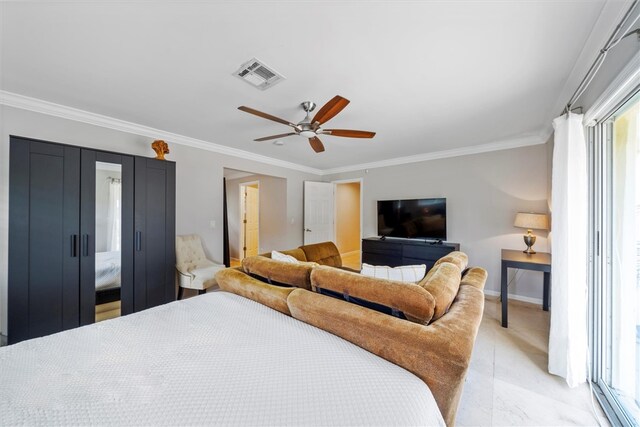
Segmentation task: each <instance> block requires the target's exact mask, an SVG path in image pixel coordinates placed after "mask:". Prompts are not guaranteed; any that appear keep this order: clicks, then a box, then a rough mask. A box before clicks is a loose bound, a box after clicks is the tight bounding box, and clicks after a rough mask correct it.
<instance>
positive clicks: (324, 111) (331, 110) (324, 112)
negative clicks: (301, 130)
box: [311, 95, 350, 124]
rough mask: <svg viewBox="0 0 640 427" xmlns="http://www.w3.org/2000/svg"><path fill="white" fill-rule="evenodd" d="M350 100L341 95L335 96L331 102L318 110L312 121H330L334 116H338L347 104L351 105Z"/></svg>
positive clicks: (321, 122)
mask: <svg viewBox="0 0 640 427" xmlns="http://www.w3.org/2000/svg"><path fill="white" fill-rule="evenodd" d="M349 102H350V101H349V100H348V99H346V98H343V97H341V96H340V95H336V96H334V97H333V98H332V99H331V100H330V101H329V102H327V103H326V104H324V105H323V106H322V108H321V109H319V110H318V112H317V113H316V115H315V116H314V117H313V120H312V121H311V123H315V122H318V123H320V124H323V123H325V122H328V121H329V120H331V119H332V118H334V117H335V116H336V114H338V113H339V112H340V111H342V110H343V109H344V107H346V106H347V105H349Z"/></svg>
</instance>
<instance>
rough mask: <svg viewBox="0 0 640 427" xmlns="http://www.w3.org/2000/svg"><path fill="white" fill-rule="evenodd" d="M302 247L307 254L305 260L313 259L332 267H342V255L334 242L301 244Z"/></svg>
mask: <svg viewBox="0 0 640 427" xmlns="http://www.w3.org/2000/svg"><path fill="white" fill-rule="evenodd" d="M300 249H301V250H302V251H303V252H304V254H305V257H306V260H305V261H313V262H317V263H318V264H321V265H328V266H330V267H342V257H341V256H340V252H339V251H338V248H337V247H336V245H335V244H334V243H333V242H322V243H314V244H312V245H304V246H300Z"/></svg>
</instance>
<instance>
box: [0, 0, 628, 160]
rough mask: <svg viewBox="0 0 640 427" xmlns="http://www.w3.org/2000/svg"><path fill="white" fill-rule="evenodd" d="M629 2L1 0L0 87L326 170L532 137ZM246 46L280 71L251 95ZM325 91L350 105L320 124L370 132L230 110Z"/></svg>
mask: <svg viewBox="0 0 640 427" xmlns="http://www.w3.org/2000/svg"><path fill="white" fill-rule="evenodd" d="M607 3H609V4H608V5H607ZM612 3H614V8H617V11H616V13H609V14H608V15H607V17H606V19H603V18H602V16H604V14H603V10H605V9H606V7H608V8H609V10H610V9H611V7H612V6H611V4H612ZM628 4H629V2H624V1H609V2H607V1H606V0H593V1H576V0H557V1H544V0H540V1H464V2H462V1H448V2H447V1H422V2H420V1H407V2H400V1H391V0H389V1H376V2H364V1H349V2H345V1H340V2H338V1H303V2H293V1H224V2H202V1H189V2H169V1H159V2H121V1H119V2H98V1H94V2H73V1H68V2H34V1H31V2H6V3H2V4H1V6H0V7H2V10H1V12H2V37H1V38H2V41H1V48H2V51H1V52H2V57H1V59H2V63H1V74H2V75H1V83H0V89H2V90H5V91H9V92H14V93H18V94H22V95H26V96H30V97H34V98H38V99H42V100H46V101H50V102H55V103H58V104H62V105H66V106H70V107H75V108H78V109H82V110H86V111H90V112H93V113H98V114H102V115H106V116H110V117H113V118H117V119H122V120H126V121H130V122H134V123H138V124H141V125H145V126H150V127H154V128H157V129H161V130H164V131H168V132H173V133H177V134H181V135H185V136H188V137H192V138H197V139H201V140H205V141H209V142H213V143H216V144H221V145H226V146H229V147H234V148H237V149H241V150H247V151H250V152H253V153H257V154H261V155H264V156H268V157H274V158H278V159H282V160H286V161H289V162H293V163H296V164H300V165H305V166H308V167H313V168H319V169H330V168H336V167H342V166H346V165H352V164H359V163H364V162H374V161H381V160H386V159H390V158H396V157H401V156H411V155H417V154H421V153H428V152H434V151H441V150H449V149H456V148H461V147H470V146H474V145H478V144H486V143H492V142H496V141H503V140H508V139H512V138H519V137H527V136H531V135H536V136H539V137H540V138H543V137H544V136H546V132H547V130H548V129H550V120H551V119H552V118H553V117H554V116H555V115H557V113H559V110H561V109H562V105H563V103H564V102H566V101H567V100H568V97H569V96H570V92H572V91H573V89H574V88H575V85H577V81H578V80H579V79H580V78H581V77H582V75H584V72H585V71H586V68H585V69H582V68H584V67H585V65H586V66H588V62H590V61H591V60H592V59H593V57H594V55H595V53H596V52H597V48H598V47H600V46H601V45H602V44H603V43H604V41H605V39H606V38H607V37H608V35H609V34H610V33H611V31H612V28H613V26H614V24H615V23H617V21H616V20H617V19H619V15H620V13H621V12H623V11H624V10H626V8H628ZM614 18H615V19H614ZM599 19H600V21H599V22H598V20H599ZM603 21H605V22H603ZM596 22H598V24H597V25H596ZM588 40H590V41H591V46H590V45H589V44H588ZM585 44H587V45H588V47H590V51H585V52H583V48H584V47H585ZM581 55H582V58H583V61H582V63H581V65H580V66H576V64H577V61H578V60H579V58H580V57H581ZM254 56H255V57H257V58H259V59H261V60H262V61H264V62H265V63H266V64H268V65H270V66H271V67H273V68H275V69H276V70H278V71H279V72H280V73H282V74H284V76H285V77H286V80H285V81H284V82H282V83H279V84H278V85H276V86H274V87H273V88H271V89H268V90H266V91H264V92H263V91H259V90H257V89H255V88H253V87H251V86H250V85H248V84H246V83H245V82H243V81H241V80H239V79H237V78H235V77H233V76H232V75H231V73H232V72H233V71H235V70H236V69H237V68H238V66H239V65H240V64H241V63H243V62H245V61H247V60H249V59H250V58H252V57H254ZM584 58H587V59H589V61H587V62H585V61H584ZM574 67H575V68H576V69H574ZM572 80H573V81H572ZM572 84H573V86H572ZM336 94H340V95H342V96H344V97H346V98H348V99H350V100H351V104H350V105H349V106H348V107H347V108H346V109H345V110H343V112H342V113H341V114H340V115H338V116H337V117H336V118H334V119H333V120H331V121H330V122H329V123H328V124H327V125H325V127H328V128H351V129H363V130H372V131H376V132H377V136H376V137H375V138H374V139H373V140H361V139H348V138H337V137H331V136H324V137H322V140H323V141H324V143H325V146H326V152H324V153H322V154H315V153H314V152H313V151H312V150H311V148H310V147H309V145H308V143H307V142H306V140H305V139H303V138H301V137H297V136H293V137H289V138H287V139H285V140H284V141H285V145H284V146H276V145H274V144H272V143H270V142H262V143H259V142H253V141H252V140H253V139H254V138H257V137H262V136H267V135H273V134H278V133H285V132H288V128H287V127H286V126H284V125H280V124H278V123H273V122H269V121H266V120H263V119H260V118H258V117H255V116H252V115H249V114H246V113H243V112H240V111H238V110H237V107H238V106H240V105H247V106H250V107H253V108H256V109H258V110H261V111H265V112H268V113H270V114H273V115H276V116H279V117H282V118H285V119H287V120H291V121H293V122H297V121H299V120H300V119H302V118H303V116H304V113H303V112H302V110H301V109H300V108H299V103H300V102H302V101H305V100H311V101H314V102H316V103H318V104H319V105H322V104H323V103H325V102H326V101H328V100H329V99H330V98H331V97H333V96H334V95H336ZM329 125H330V126H329Z"/></svg>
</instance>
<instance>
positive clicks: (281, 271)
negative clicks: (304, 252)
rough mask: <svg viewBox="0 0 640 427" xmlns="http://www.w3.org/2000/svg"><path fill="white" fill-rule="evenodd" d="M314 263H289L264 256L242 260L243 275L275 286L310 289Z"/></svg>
mask: <svg viewBox="0 0 640 427" xmlns="http://www.w3.org/2000/svg"><path fill="white" fill-rule="evenodd" d="M315 265H316V264H315V263H307V262H300V263H296V264H293V263H290V262H284V261H276V260H274V259H271V258H267V257H264V256H252V257H247V258H245V259H243V260H242V269H243V270H244V271H245V273H247V274H250V275H253V276H258V277H259V278H261V279H263V280H265V281H267V282H269V283H272V284H277V285H286V286H294V287H296V288H304V289H311V278H310V275H311V269H312V268H313V266H315Z"/></svg>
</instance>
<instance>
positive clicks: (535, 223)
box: [513, 212, 549, 255]
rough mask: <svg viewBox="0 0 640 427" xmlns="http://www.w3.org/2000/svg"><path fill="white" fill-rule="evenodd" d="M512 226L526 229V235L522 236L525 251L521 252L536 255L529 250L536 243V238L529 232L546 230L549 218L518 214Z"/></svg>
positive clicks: (539, 215)
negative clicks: (525, 247)
mask: <svg viewBox="0 0 640 427" xmlns="http://www.w3.org/2000/svg"><path fill="white" fill-rule="evenodd" d="M513 225H514V226H515V227H519V228H526V229H527V234H525V235H524V236H523V237H524V243H525V244H526V245H527V249H526V250H524V251H522V252H524V253H525V254H529V255H532V254H535V253H536V251H534V250H533V249H531V247H532V246H533V244H534V243H535V242H536V236H535V234H533V233H532V232H531V230H532V229H535V230H548V229H549V218H548V217H547V215H546V214H541V213H529V212H518V213H517V214H516V219H515V221H514V222H513Z"/></svg>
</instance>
